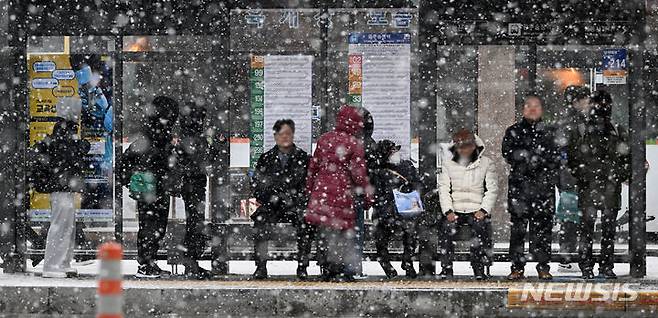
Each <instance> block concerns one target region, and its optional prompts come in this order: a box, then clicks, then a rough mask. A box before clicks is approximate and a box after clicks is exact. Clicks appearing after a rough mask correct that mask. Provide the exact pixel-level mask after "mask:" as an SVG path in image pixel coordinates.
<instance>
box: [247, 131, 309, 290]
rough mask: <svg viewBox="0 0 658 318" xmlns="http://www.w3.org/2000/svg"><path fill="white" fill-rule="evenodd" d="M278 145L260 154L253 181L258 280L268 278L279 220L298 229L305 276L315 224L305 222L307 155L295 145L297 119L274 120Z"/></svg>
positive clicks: (301, 272) (299, 272)
mask: <svg viewBox="0 0 658 318" xmlns="http://www.w3.org/2000/svg"><path fill="white" fill-rule="evenodd" d="M272 129H273V130H274V140H275V142H276V145H275V146H274V147H272V149H270V150H269V151H267V152H265V153H264V154H262V155H261V156H260V158H259V159H258V162H257V163H256V168H255V169H254V176H253V178H252V180H251V185H252V189H253V192H254V197H255V198H256V201H257V202H258V203H259V204H260V207H258V209H257V210H256V212H255V213H254V214H253V215H252V216H251V219H252V220H253V221H254V252H255V259H256V272H254V275H253V277H254V278H255V279H265V278H267V267H266V265H267V257H268V249H267V243H268V240H270V239H272V238H271V236H272V233H271V232H272V227H273V225H275V224H277V223H292V224H294V225H295V227H296V228H297V247H298V262H299V264H298V267H297V277H298V278H299V279H302V280H303V279H306V277H307V272H306V268H307V267H308V262H309V254H310V252H311V243H312V242H313V238H314V236H315V235H314V233H315V231H314V229H315V227H314V226H312V225H310V224H307V223H306V222H304V220H303V218H304V209H305V208H306V203H307V196H306V188H305V187H306V171H307V168H308V161H309V156H308V154H307V153H306V152H305V151H304V150H302V149H300V148H297V146H295V143H294V136H295V122H294V121H292V120H290V119H281V120H277V121H276V122H275V123H274V127H272Z"/></svg>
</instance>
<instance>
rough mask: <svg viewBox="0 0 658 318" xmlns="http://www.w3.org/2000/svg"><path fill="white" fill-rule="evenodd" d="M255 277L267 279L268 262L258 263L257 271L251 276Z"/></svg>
mask: <svg viewBox="0 0 658 318" xmlns="http://www.w3.org/2000/svg"><path fill="white" fill-rule="evenodd" d="M251 277H252V278H253V279H257V280H261V279H267V265H266V263H264V262H263V263H260V264H257V265H256V271H255V272H254V274H253V275H252V276H251Z"/></svg>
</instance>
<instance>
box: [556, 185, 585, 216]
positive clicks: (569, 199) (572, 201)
mask: <svg viewBox="0 0 658 318" xmlns="http://www.w3.org/2000/svg"><path fill="white" fill-rule="evenodd" d="M556 212H557V213H556V218H557V219H558V220H559V221H561V222H573V223H579V222H580V209H579V208H578V194H576V193H575V192H570V191H562V192H560V200H559V201H558V204H557V211H556Z"/></svg>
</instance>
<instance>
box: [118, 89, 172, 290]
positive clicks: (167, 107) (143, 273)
mask: <svg viewBox="0 0 658 318" xmlns="http://www.w3.org/2000/svg"><path fill="white" fill-rule="evenodd" d="M146 107H147V108H146V109H145V110H144V118H143V127H142V130H141V134H140V135H139V137H138V138H137V139H136V140H135V141H134V142H133V143H131V144H130V146H128V149H126V151H125V152H124V153H123V155H122V156H121V161H120V165H119V167H120V168H119V173H120V177H121V180H122V183H123V185H124V186H126V187H129V186H130V182H131V178H132V177H133V175H134V174H135V173H138V172H146V173H150V174H151V175H152V176H153V179H154V185H155V192H154V193H150V194H148V195H144V196H142V197H141V198H139V199H138V200H137V214H138V220H139V231H138V232H137V262H138V263H139V269H138V271H137V275H136V276H137V277H140V278H156V277H160V276H162V275H168V274H170V272H168V271H165V270H162V269H160V268H159V267H158V265H157V264H156V256H157V253H158V250H159V248H160V241H161V240H162V238H164V235H165V232H166V230H167V217H168V215H169V196H170V194H171V193H170V191H169V188H170V185H171V183H172V181H171V180H170V179H169V178H170V177H171V175H170V172H171V171H170V168H169V164H170V159H171V156H172V155H173V153H174V151H173V145H172V137H173V136H172V130H173V126H174V124H175V122H176V118H177V117H178V103H177V102H176V101H175V100H173V99H172V98H169V97H166V96H158V97H156V98H155V99H154V100H153V102H152V103H151V104H149V105H147V106H146Z"/></svg>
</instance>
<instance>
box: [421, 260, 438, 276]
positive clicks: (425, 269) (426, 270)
mask: <svg viewBox="0 0 658 318" xmlns="http://www.w3.org/2000/svg"><path fill="white" fill-rule="evenodd" d="M434 268H435V265H434V264H431V263H430V264H420V271H419V273H418V275H419V276H421V277H434V275H436V271H435V269H434Z"/></svg>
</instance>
